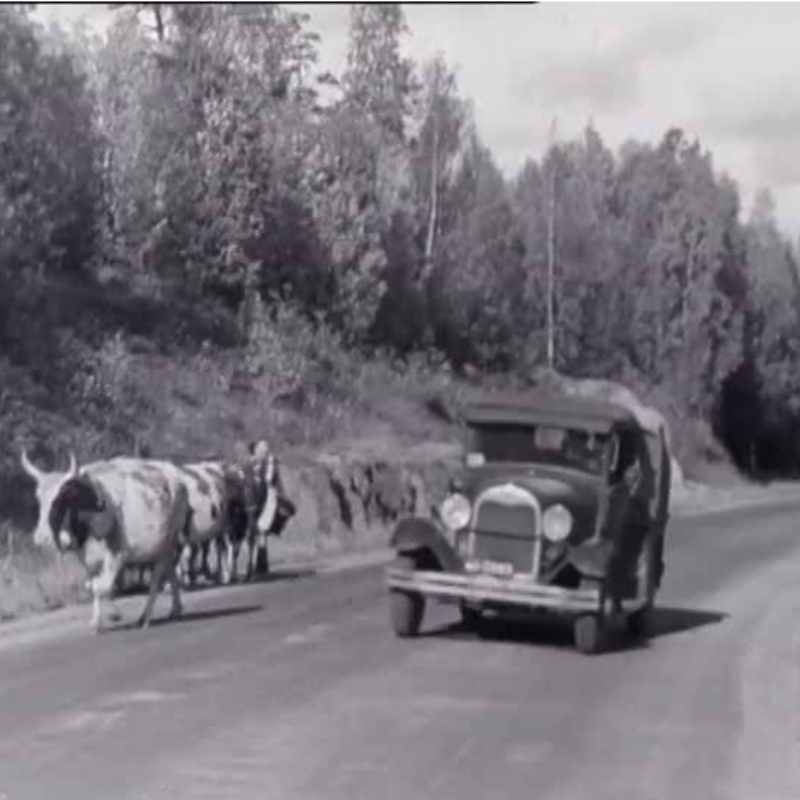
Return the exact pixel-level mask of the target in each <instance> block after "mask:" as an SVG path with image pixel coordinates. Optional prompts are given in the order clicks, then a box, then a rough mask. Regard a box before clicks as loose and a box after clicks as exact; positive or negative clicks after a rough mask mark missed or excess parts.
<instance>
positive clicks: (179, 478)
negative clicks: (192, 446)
mask: <svg viewBox="0 0 800 800" xmlns="http://www.w3.org/2000/svg"><path fill="white" fill-rule="evenodd" d="M145 463H146V464H148V466H150V467H151V468H153V469H157V470H158V471H159V472H161V474H162V475H164V477H165V479H166V480H167V481H168V482H169V484H170V485H171V486H172V487H173V489H175V490H177V487H179V486H181V487H183V489H184V490H185V491H186V493H187V496H188V498H189V508H190V519H189V523H188V525H187V528H186V531H185V536H184V538H183V541H182V553H181V558H180V561H181V562H184V563H185V568H183V569H182V568H181V567H182V566H183V565H181V566H179V570H180V571H181V572H182V573H183V582H184V584H185V585H186V584H188V585H194V584H195V583H196V582H197V577H198V575H197V569H196V561H197V557H198V556H199V555H201V556H202V572H203V573H204V575H205V576H206V577H207V578H210V577H211V574H210V570H209V568H208V552H209V548H210V547H211V545H212V544H216V545H217V549H218V559H217V563H218V564H219V563H221V536H222V534H223V530H224V526H225V515H226V510H227V498H226V495H225V482H224V465H223V464H222V463H221V462H217V461H201V462H196V463H190V464H176V463H174V462H172V461H166V460H160V459H147V460H146V461H145Z"/></svg>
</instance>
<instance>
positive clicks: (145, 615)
mask: <svg viewBox="0 0 800 800" xmlns="http://www.w3.org/2000/svg"><path fill="white" fill-rule="evenodd" d="M167 565H168V561H167V554H164V556H162V557H161V558H160V559H159V560H158V561H157V562H156V565H155V568H154V569H153V578H152V580H151V582H150V592H149V593H148V595H147V602H146V603H145V606H144V610H143V611H142V615H141V616H140V617H139V619H138V620H137V622H136V624H137V626H138V627H140V628H146V627H148V626H149V625H150V620H151V618H152V616H153V606H155V603H156V598H157V597H158V595H159V594H160V593H161V587H162V586H163V584H164V578H165V576H166V572H167Z"/></svg>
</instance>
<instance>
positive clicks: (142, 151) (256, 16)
mask: <svg viewBox="0 0 800 800" xmlns="http://www.w3.org/2000/svg"><path fill="white" fill-rule="evenodd" d="M112 5H113V7H114V8H115V12H114V14H115V16H114V21H113V24H112V25H111V27H110V29H109V30H108V31H107V35H106V37H105V38H104V40H102V41H101V40H99V39H95V38H93V37H92V36H90V35H89V34H88V33H87V32H86V31H84V32H82V33H81V32H75V31H73V32H72V33H71V34H70V35H69V36H67V35H65V34H63V33H61V34H59V33H58V32H56V31H52V30H51V31H49V32H45V31H44V30H42V29H41V28H39V27H37V26H36V25H35V24H34V22H33V21H32V18H31V11H30V9H29V8H28V7H26V6H25V5H23V4H18V5H6V6H3V7H2V8H0V164H2V169H0V221H1V223H2V235H0V291H2V299H0V313H2V317H0V346H2V347H3V351H4V352H3V353H0V358H3V357H5V358H6V359H8V360H9V363H12V364H14V365H15V366H16V367H19V365H20V364H22V365H26V368H27V370H28V372H27V374H28V375H29V376H30V375H31V374H32V375H33V379H32V380H33V383H34V384H35V383H36V382H37V381H39V382H41V381H43V380H45V379H46V378H48V377H49V378H50V379H52V370H51V369H50V367H51V366H52V369H55V370H57V369H58V368H57V366H56V365H57V364H58V352H59V350H58V347H59V346H60V345H59V344H53V343H51V344H50V345H43V344H42V343H41V341H39V342H38V343H37V345H36V347H34V346H33V345H32V344H31V343H30V337H29V336H28V335H27V333H29V330H28V331H27V332H26V335H25V336H22V335H21V334H20V326H21V325H22V326H25V320H26V319H27V320H28V325H29V326H32V325H34V320H33V318H32V317H31V315H34V317H35V315H36V314H37V313H38V312H37V308H36V303H34V302H33V301H32V300H31V298H33V297H43V296H45V295H47V296H48V297H50V298H51V300H52V298H53V297H58V296H62V297H63V296H66V295H64V294H63V292H64V291H65V289H64V287H65V286H75V285H78V284H79V283H80V282H85V283H86V285H87V286H88V285H89V283H91V282H93V281H95V280H97V278H98V276H100V275H102V274H106V273H109V272H110V273H113V274H114V275H116V276H117V277H118V278H119V279H120V280H122V281H123V282H124V283H125V284H126V285H127V286H129V287H131V288H132V289H136V291H138V292H139V293H140V294H144V295H148V296H151V297H162V298H164V297H165V298H167V299H168V301H169V302H170V303H175V304H177V303H178V301H182V302H185V303H188V304H190V305H192V304H194V305H196V306H198V307H199V306H200V305H202V306H203V307H204V308H208V307H210V308H212V309H213V311H214V313H215V314H218V315H220V316H227V317H229V318H230V319H231V320H233V321H235V328H236V330H237V331H238V334H239V336H240V340H241V341H242V342H245V341H247V340H248V338H249V337H251V336H252V335H253V331H255V330H256V329H259V328H260V327H261V328H263V325H264V324H265V320H267V321H268V320H269V319H270V318H271V316H274V314H275V312H276V311H278V310H281V309H286V308H291V309H292V310H293V312H294V313H297V314H300V315H302V316H305V317H307V318H308V320H310V321H311V322H312V323H313V324H314V325H317V326H324V327H325V328H326V329H327V330H330V331H331V332H332V334H333V333H335V335H336V336H338V337H341V340H342V341H343V342H344V344H345V345H346V346H347V347H348V348H360V349H363V350H365V351H375V349H381V350H388V351H391V352H394V353H396V354H409V353H416V352H420V351H437V352H439V353H441V354H443V355H444V356H445V357H446V359H447V360H448V361H449V362H450V363H451V364H452V365H454V367H455V368H456V369H466V368H468V367H472V368H474V369H478V370H481V371H494V372H497V371H512V372H518V373H520V374H522V375H527V374H530V373H531V372H532V371H533V370H534V368H535V367H537V366H541V365H542V364H543V363H544V361H545V353H546V294H547V291H546V290H547V280H546V278H547V259H548V219H549V217H548V214H549V210H550V209H549V204H550V201H551V182H552V186H554V187H555V191H554V198H555V200H554V213H553V219H554V220H555V240H554V252H555V260H554V263H555V273H554V286H555V291H554V305H553V309H554V331H555V354H556V358H555V366H556V368H557V369H559V370H561V371H563V372H566V373H569V374H574V375H580V376H596V377H609V378H612V379H616V380H622V381H624V382H626V383H628V384H629V385H631V386H633V387H634V388H637V389H640V390H642V389H644V390H646V392H648V393H655V394H656V395H659V393H661V395H660V396H663V397H668V398H669V402H670V403H672V404H673V405H674V408H672V409H671V411H672V413H674V414H678V415H681V414H683V415H687V416H695V417H702V418H706V419H709V420H713V421H714V424H715V426H716V428H717V431H718V433H719V434H720V435H721V436H722V437H723V438H724V439H725V440H726V442H727V443H728V445H729V447H730V448H731V450H732V452H733V455H734V457H735V458H736V460H737V461H738V462H739V464H740V465H742V466H745V467H747V468H750V469H754V470H757V469H760V470H765V469H784V470H785V469H788V468H790V467H791V465H792V463H793V461H794V460H796V458H797V456H798V455H800V449H798V446H797V445H795V444H794V443H793V441H792V436H790V435H787V434H789V433H790V432H793V431H794V430H795V427H796V424H797V420H798V409H800V357H799V355H800V354H798V339H797V336H796V330H797V324H798V320H800V316H798V315H799V314H800V291H799V290H798V264H797V258H796V253H795V251H794V249H793V247H792V246H791V244H790V243H789V242H788V241H786V240H785V238H784V237H783V236H782V235H781V233H780V232H779V231H778V229H777V226H776V221H775V212H774V206H773V203H772V199H771V197H770V195H769V193H768V192H763V193H762V194H761V195H760V196H759V197H758V199H757V202H756V204H755V209H754V211H753V213H752V216H751V218H750V219H749V220H747V221H742V219H741V215H740V198H739V192H738V190H737V186H736V184H735V183H734V181H733V180H731V179H730V178H729V177H727V176H725V175H722V174H720V173H719V172H718V171H716V170H715V169H714V165H713V163H712V156H711V154H710V153H709V152H708V151H707V150H704V149H703V148H702V147H701V145H700V144H699V143H698V142H697V141H694V140H690V139H689V138H688V137H687V136H686V135H684V133H683V132H682V131H681V130H679V129H677V128H676V129H673V130H669V131H667V132H666V133H665V135H664V137H663V138H662V140H661V141H660V142H659V143H657V144H654V145H653V144H646V143H640V142H635V141H631V142H629V143H628V144H626V145H624V146H623V147H622V148H621V149H620V150H619V152H618V153H614V152H612V150H610V149H609V148H608V147H607V146H606V144H605V143H604V142H603V139H602V137H601V134H600V132H598V131H597V130H595V129H594V128H593V127H592V126H591V125H589V126H587V128H586V130H585V131H584V132H583V134H582V135H581V136H579V137H577V138H576V139H574V140H571V141H564V142H560V143H557V144H555V145H554V146H552V147H551V148H550V149H549V150H548V152H547V153H546V154H545V155H544V157H543V158H542V159H540V160H536V159H534V158H533V157H531V158H530V159H529V160H528V161H527V163H526V164H525V165H524V167H523V168H522V169H521V171H520V172H519V174H518V175H516V176H515V177H514V178H513V180H510V181H509V180H506V179H505V178H504V176H503V175H502V173H501V172H500V170H499V169H498V167H497V165H496V163H495V161H494V159H493V157H492V154H491V152H490V151H489V149H488V148H487V147H486V145H485V144H484V143H483V142H482V140H481V137H480V134H479V132H478V130H477V128H476V126H475V122H474V118H473V114H472V110H471V107H470V103H469V101H468V100H467V99H466V98H464V97H463V96H462V95H461V94H460V92H459V88H458V85H457V81H456V77H455V75H454V72H453V69H452V68H451V66H450V65H448V64H447V62H446V61H445V59H444V58H442V57H439V58H436V59H434V60H432V61H430V62H428V63H424V64H416V63H412V62H411V61H409V60H408V59H407V58H405V57H404V56H403V54H402V49H401V44H402V39H403V36H404V35H405V34H406V33H407V29H406V24H405V20H404V16H403V11H402V9H401V7H400V6H399V5H398V4H388V3H386V4H375V5H368V4H364V5H353V6H352V7H351V18H350V41H349V50H348V58H347V66H346V69H345V70H344V71H343V73H342V74H341V75H331V74H320V72H319V68H318V65H317V49H318V43H319V38H318V36H317V35H316V34H315V33H314V32H313V31H312V29H311V28H310V25H309V20H308V18H307V16H306V15H304V14H303V13H300V12H297V11H294V10H289V9H287V8H285V7H282V6H280V5H276V4H260V5H249V4H228V3H219V4H214V5H211V4H201V5H192V4H171V3H117V4H112ZM509 113H513V109H509ZM55 292H62V294H61V295H58V294H54V293H55ZM172 307H173V308H178V306H177V305H173V306H172ZM20 309H24V314H25V315H27V316H23V311H21V310H20ZM67 316H68V315H64V314H62V315H61V316H60V317H59V324H75V325H78V324H85V323H86V320H80V319H79V320H72V321H69V323H67V322H65V320H66V317H67ZM78 316H80V314H79V315H78ZM40 319H41V317H40ZM86 324H88V323H86ZM58 342H63V337H62V338H59V339H58ZM48 347H49V348H50V349H48ZM36 348H40V349H39V350H37V349H36ZM41 348H44V350H42V352H40V350H41ZM40 358H43V359H45V366H43V365H42V364H41V363H38V364H37V363H35V362H36V360H37V359H40ZM70 369H71V370H72V371H73V372H74V369H73V368H72V367H71V368H70ZM36 370H39V371H40V372H41V371H45V372H48V375H46V376H45V375H40V376H37V374H36ZM62 379H63V382H64V385H65V386H66V385H68V384H69V382H70V381H72V380H74V375H68V374H65V375H63V376H62ZM779 445H780V446H779Z"/></svg>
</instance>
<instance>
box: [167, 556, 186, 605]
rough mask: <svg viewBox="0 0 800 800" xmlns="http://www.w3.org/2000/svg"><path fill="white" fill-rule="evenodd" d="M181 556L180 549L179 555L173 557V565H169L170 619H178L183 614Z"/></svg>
mask: <svg viewBox="0 0 800 800" xmlns="http://www.w3.org/2000/svg"><path fill="white" fill-rule="evenodd" d="M179 558H180V551H178V557H177V558H174V559H172V561H171V565H169V566H168V570H167V572H168V580H169V585H170V588H171V589H172V608H171V609H170V612H169V618H170V619H177V618H178V617H180V616H181V614H183V602H182V601H181V585H180V581H179V580H178V569H177V567H178V560H179Z"/></svg>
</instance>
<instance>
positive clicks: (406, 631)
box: [389, 556, 425, 639]
mask: <svg viewBox="0 0 800 800" xmlns="http://www.w3.org/2000/svg"><path fill="white" fill-rule="evenodd" d="M395 565H396V567H397V568H398V569H402V570H412V571H413V570H414V569H416V566H417V565H416V561H415V560H414V559H413V558H412V557H410V556H398V557H397V558H396V559H395ZM389 606H390V611H391V617H392V627H393V628H394V632H395V634H396V635H397V636H399V637H400V638H402V639H405V638H408V637H411V636H416V635H417V634H418V633H419V630H420V628H421V627H422V619H423V617H424V616H425V598H424V597H423V596H422V595H420V594H417V593H415V592H405V591H401V590H399V589H391V590H390V591H389Z"/></svg>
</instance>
